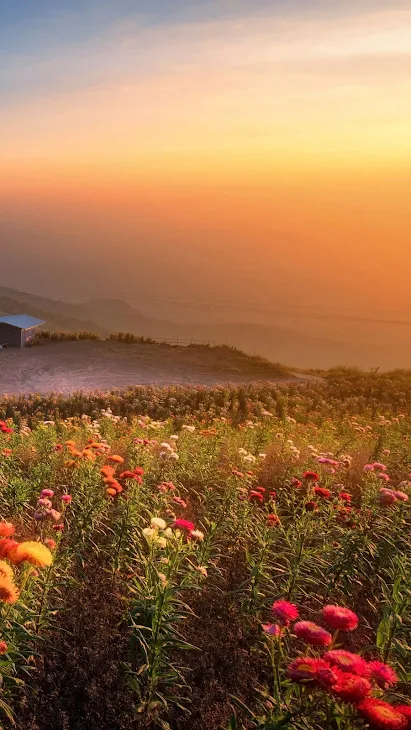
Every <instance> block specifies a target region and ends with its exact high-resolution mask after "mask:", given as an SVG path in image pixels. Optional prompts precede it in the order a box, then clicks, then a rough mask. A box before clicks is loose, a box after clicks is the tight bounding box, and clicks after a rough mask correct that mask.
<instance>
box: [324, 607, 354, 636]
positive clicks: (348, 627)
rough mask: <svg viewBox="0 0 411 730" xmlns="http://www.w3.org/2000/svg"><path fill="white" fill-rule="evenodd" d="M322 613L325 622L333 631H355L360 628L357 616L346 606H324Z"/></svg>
mask: <svg viewBox="0 0 411 730" xmlns="http://www.w3.org/2000/svg"><path fill="white" fill-rule="evenodd" d="M321 613H322V615H323V619H324V621H325V622H326V623H327V624H328V626H331V628H332V629H341V630H342V631H353V629H356V628H357V626H358V616H357V614H356V613H354V611H350V609H349V608H345V607H344V606H324V608H323V610H322V612H321Z"/></svg>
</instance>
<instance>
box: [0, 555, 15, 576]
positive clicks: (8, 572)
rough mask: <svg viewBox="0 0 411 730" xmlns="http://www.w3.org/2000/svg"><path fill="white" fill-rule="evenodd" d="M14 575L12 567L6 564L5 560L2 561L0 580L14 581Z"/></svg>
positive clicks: (0, 561) (0, 562) (0, 564)
mask: <svg viewBox="0 0 411 730" xmlns="http://www.w3.org/2000/svg"><path fill="white" fill-rule="evenodd" d="M13 577H14V573H13V568H12V567H11V565H9V564H8V563H6V562H5V561H4V560H0V578H8V579H9V580H13Z"/></svg>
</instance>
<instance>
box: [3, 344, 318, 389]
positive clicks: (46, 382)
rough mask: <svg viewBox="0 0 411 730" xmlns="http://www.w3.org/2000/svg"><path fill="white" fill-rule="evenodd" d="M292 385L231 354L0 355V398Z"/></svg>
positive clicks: (120, 350)
mask: <svg viewBox="0 0 411 730" xmlns="http://www.w3.org/2000/svg"><path fill="white" fill-rule="evenodd" d="M299 377H300V378H302V379H305V376H299ZM307 378H308V376H307ZM294 379H295V377H294V376H293V375H291V374H290V375H289V376H285V377H284V376H279V375H278V374H277V373H276V372H275V369H274V368H270V367H269V366H267V365H266V364H264V363H261V364H259V363H258V362H255V361H252V360H251V361H250V360H249V359H247V357H246V356H244V355H242V354H241V353H236V352H235V351H234V352H230V351H227V350H224V351H221V352H220V351H215V350H197V349H196V348H185V347H167V346H164V345H137V344H134V345H126V344H124V343H119V342H57V343H48V344H46V345H41V346H39V347H33V348H30V349H23V350H16V349H11V348H10V349H5V350H2V351H0V394H4V393H8V394H12V393H46V392H50V391H55V392H59V393H64V394H68V393H71V392H73V391H76V390H85V391H87V390H108V389H110V388H116V387H126V386H128V385H145V384H155V385H172V384H181V385H217V384H223V383H244V382H251V381H256V380H265V381H272V382H275V381H287V380H294Z"/></svg>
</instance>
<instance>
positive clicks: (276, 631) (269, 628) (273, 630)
mask: <svg viewBox="0 0 411 730" xmlns="http://www.w3.org/2000/svg"><path fill="white" fill-rule="evenodd" d="M261 628H262V630H263V631H264V633H265V634H269V636H276V637H277V636H280V634H281V626H279V625H278V624H261Z"/></svg>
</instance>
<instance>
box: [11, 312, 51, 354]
mask: <svg viewBox="0 0 411 730" xmlns="http://www.w3.org/2000/svg"><path fill="white" fill-rule="evenodd" d="M43 324H45V322H44V320H43V319H37V317H30V316H29V315H28V314H8V315H6V316H4V317H2V316H0V345H3V346H4V347H24V345H25V344H26V343H27V342H30V340H32V339H33V337H34V336H35V334H36V331H37V330H38V328H39V327H41V326H42V325H43Z"/></svg>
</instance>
